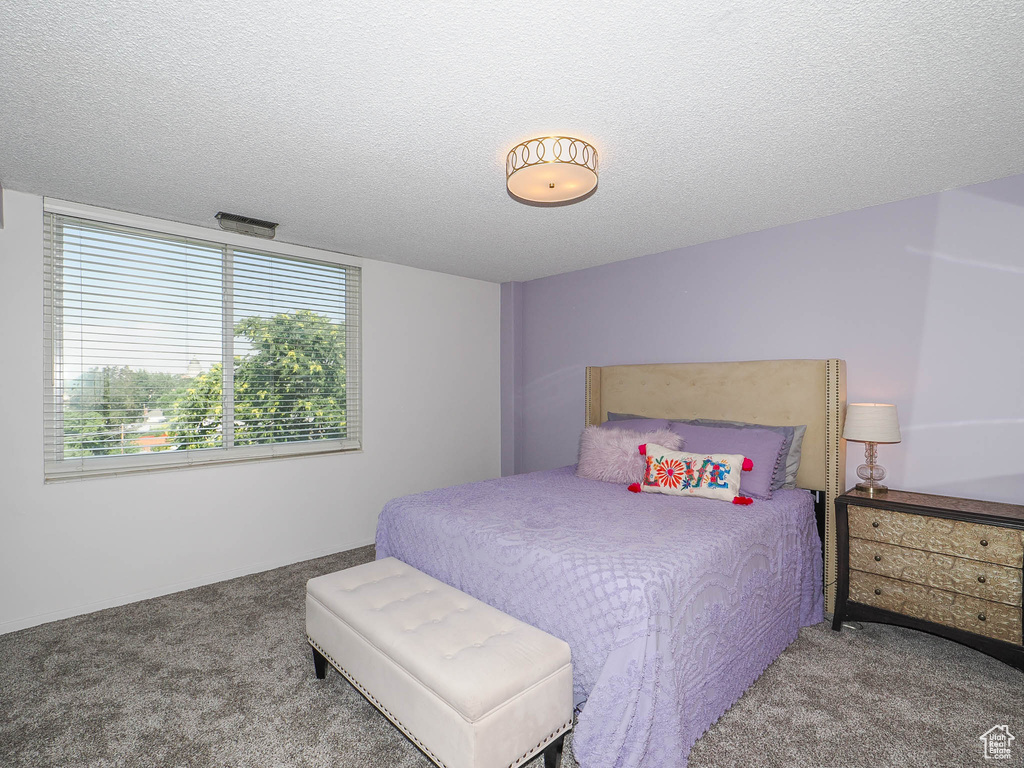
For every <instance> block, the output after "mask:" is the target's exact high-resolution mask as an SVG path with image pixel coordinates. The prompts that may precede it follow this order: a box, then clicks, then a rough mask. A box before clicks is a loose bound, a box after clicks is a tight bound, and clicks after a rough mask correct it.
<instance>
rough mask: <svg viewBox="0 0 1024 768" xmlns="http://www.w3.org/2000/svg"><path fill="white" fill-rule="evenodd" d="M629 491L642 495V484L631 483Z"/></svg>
mask: <svg viewBox="0 0 1024 768" xmlns="http://www.w3.org/2000/svg"><path fill="white" fill-rule="evenodd" d="M629 490H631V491H632V492H633V493H640V483H630V485H629Z"/></svg>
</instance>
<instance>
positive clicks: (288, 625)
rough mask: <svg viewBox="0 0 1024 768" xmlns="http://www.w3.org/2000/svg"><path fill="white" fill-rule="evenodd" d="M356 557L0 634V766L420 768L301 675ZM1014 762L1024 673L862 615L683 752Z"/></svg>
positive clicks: (388, 737) (392, 739)
mask: <svg viewBox="0 0 1024 768" xmlns="http://www.w3.org/2000/svg"><path fill="white" fill-rule="evenodd" d="M372 556H373V549H372V547H364V548H362V549H358V550H353V551H350V552H343V553H340V554H337V555H332V556H330V557H325V558H320V559H318V560H310V561H308V562H304V563H298V564H296V565H291V566H287V567H285V568H278V569H276V570H273V571H267V572H265V573H259V574H255V575H253V576H245V577H242V578H239V579H234V580H232V581H226V582H222V583H220V584H214V585H211V586H207V587H200V588H198V589H192V590H189V591H187V592H180V593H178V594H174V595H168V596H166V597H161V598H156V599H153V600H146V601H143V602H140V603H134V604H132V605H126V606H122V607H119V608H112V609H110V610H106V611H100V612H98V613H93V614H89V615H86V616H79V617H76V618H72V619H66V620H64V621H58V622H54V623H51V624H46V625H43V626H41V627H34V628H32V629H27V630H23V631H20V632H14V633H11V634H8V635H3V636H0V680H2V683H0V686H2V687H0V766H4V767H5V768H15V767H19V768H20V767H23V766H24V767H28V766H31V767H32V768H44V767H48V766H54V767H56V766H60V767H61V768H73V767H74V766H86V765H88V766H132V767H133V768H134V767H135V766H139V767H145V766H161V767H169V766H196V767H201V766H232V768H243V767H245V766H254V767H255V766H260V767H261V768H265V767H267V766H311V767H312V766H324V767H325V768H326V767H327V766H330V768H339V767H347V766H353V767H354V766H385V767H386V768H428V767H429V766H430V765H432V764H431V763H430V762H429V761H428V760H427V759H426V758H425V757H423V756H422V755H421V754H420V753H419V752H418V751H417V750H416V748H415V747H414V746H413V745H412V744H411V743H410V742H409V741H408V740H406V739H405V737H404V736H402V734H401V733H399V732H398V731H397V730H396V729H395V728H394V727H393V726H391V724H390V723H388V722H387V721H386V720H385V719H384V718H383V717H382V716H380V715H379V714H378V713H377V712H376V710H374V709H373V707H372V706H371V705H370V704H368V703H367V702H366V701H365V700H364V699H363V698H362V697H361V696H360V695H359V694H358V693H357V692H356V691H355V690H354V689H353V688H352V687H351V686H350V685H349V684H348V683H347V682H345V681H344V680H343V679H342V678H341V676H340V675H338V674H336V673H335V672H333V671H330V672H329V673H328V677H327V680H325V681H318V680H316V679H315V677H314V676H313V665H312V661H311V658H310V653H309V648H308V646H307V644H306V642H305V638H304V635H303V610H304V603H303V595H304V587H305V583H306V580H307V579H309V578H311V577H313V576H316V575H319V574H322V573H329V572H331V571H335V570H338V569H340V568H344V567H347V566H350V565H355V564H357V563H360V562H363V561H366V560H369V559H371V558H372ZM997 724H1006V725H1009V727H1010V731H1011V732H1012V733H1014V734H1015V735H1017V736H1018V737H1019V740H1018V742H1017V743H1016V744H1015V745H1014V747H1015V748H1014V754H1013V759H1011V760H1008V761H998V762H997V761H992V760H984V759H983V758H982V751H981V742H980V741H979V740H978V736H979V735H980V734H981V733H982V732H983V731H986V730H987V729H988V728H990V727H991V726H993V725H997ZM566 757H567V759H566V761H565V762H564V763H563V765H566V766H567V768H574V767H575V762H574V761H573V760H572V756H571V749H570V751H569V752H568V753H567V756H566ZM537 763H539V761H535V764H537ZM1022 764H1024V674H1022V673H1021V672H1018V671H1016V670H1013V669H1011V668H1010V667H1008V666H1005V665H1003V664H1001V663H1000V662H997V661H995V660H993V659H989V658H988V657H986V656H984V655H982V654H980V653H977V652H975V651H972V650H970V649H967V648H964V647H962V646H959V645H957V644H955V643H950V642H947V641H944V640H940V639H938V638H934V637H931V636H930V635H926V634H922V633H917V632H913V631H911V630H903V629H898V628H894V627H885V626H882V625H870V624H869V625H865V628H864V629H863V630H862V631H843V632H842V633H841V634H836V633H833V632H831V631H830V630H829V629H828V628H827V627H826V626H825V625H824V624H822V625H818V626H815V627H809V628H807V629H805V630H803V631H802V632H801V634H800V639H799V640H798V641H797V642H796V643H794V644H793V645H792V646H790V648H789V649H787V650H786V652H785V653H783V655H782V656H781V657H780V658H779V659H778V661H776V662H775V663H774V664H773V665H772V666H771V667H770V668H769V669H768V671H767V672H766V673H765V674H764V676H762V678H761V679H760V680H758V682H757V683H755V685H754V686H753V687H752V688H751V689H750V690H749V691H748V692H747V693H746V695H745V696H744V697H743V698H742V699H741V700H740V701H739V702H738V703H737V704H736V705H735V706H734V707H733V708H732V709H731V710H730V711H729V712H728V713H726V715H725V716H724V717H723V718H722V719H721V720H719V722H718V723H716V724H715V725H714V726H712V728H711V729H710V730H709V731H708V733H707V734H706V735H705V736H704V738H702V739H701V740H700V741H699V742H698V743H697V745H696V746H695V747H694V749H693V752H692V753H691V757H690V765H691V766H693V768H710V767H711V766H716V767H717V766H723V767H724V766H737V765H743V766H772V767H775V766H780V767H781V766H844V767H849V768H857V767H860V766H863V767H864V768H879V766H897V765H907V766H924V765H928V766H971V765H978V766H981V765H989V766H991V765H1000V766H1020V765H1022ZM531 768H533V766H531Z"/></svg>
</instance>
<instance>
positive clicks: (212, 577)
mask: <svg viewBox="0 0 1024 768" xmlns="http://www.w3.org/2000/svg"><path fill="white" fill-rule="evenodd" d="M369 544H373V539H370V540H368V541H355V542H348V543H343V544H342V545H340V547H339V546H338V545H334V546H329V547H319V548H317V549H314V550H310V551H307V552H300V553H297V554H295V555H286V556H284V557H282V558H275V559H273V560H264V561H261V562H257V563H252V564H250V565H245V566H241V567H239V568H233V569H231V570H228V571H217V572H214V573H209V574H206V575H204V576H198V577H196V578H194V579H186V580H185V581H179V582H174V583H172V584H165V585H162V586H158V587H152V588H150V589H145V590H142V591H141V592H131V593H128V594H124V595H117V596H116V597H111V598H108V599H106V600H97V601H96V602H92V603H85V604H83V605H78V606H74V607H71V608H61V609H59V610H56V611H47V612H45V613H37V614H34V615H32V616H23V617H20V618H17V619H10V620H9V621H0V635H6V634H8V633H10V632H17V631H18V630H19V629H28V628H29V627H37V626H39V625H40V624H48V623H49V622H51V621H60V620H61V619H69V618H71V617H72V616H81V615H82V614H85V613H93V612H95V611H102V610H105V609H107V608H116V607H117V606H119V605H128V604H129V603H137V602H139V601H140V600H149V599H150V598H153V597H163V596H164V595H170V594H173V593H175V592H183V591H184V590H186V589H193V588H194V587H204V586H206V585H207V584H216V583H217V582H219V581H227V580H229V579H236V578H238V577H239V576H248V575H250V574H253V573H259V572H260V571H270V570H273V569H274V568H281V567H283V566H286V565H293V564H294V563H301V562H302V561H304V560H315V559H316V558H318V557H325V556H327V555H333V554H335V553H336V552H345V551H347V550H350V549H358V548H359V547H365V546H367V545H369Z"/></svg>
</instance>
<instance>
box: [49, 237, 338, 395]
mask: <svg viewBox="0 0 1024 768" xmlns="http://www.w3.org/2000/svg"><path fill="white" fill-rule="evenodd" d="M61 246H62V278H63V334H62V342H63V350H62V351H63V371H62V373H63V379H64V382H65V384H68V383H70V382H72V381H73V380H75V379H77V378H79V377H80V376H81V375H82V374H83V373H85V372H86V371H88V370H90V369H92V368H103V367H106V366H128V367H130V368H133V369H141V370H147V371H152V372H164V373H172V374H176V375H180V376H189V375H195V374H196V373H197V372H199V371H208V370H209V369H210V368H211V367H212V366H213V365H214V364H216V363H219V362H221V360H222V355H223V347H222V343H223V295H224V285H223V275H222V268H223V267H222V248H221V246H219V245H214V244H207V243H201V242H196V241H183V240H173V239H171V240H168V239H164V238H161V237H151V236H146V235H144V234H136V233H127V232H121V231H117V230H113V229H106V228H99V227H94V226H92V225H76V224H69V223H65V224H64V225H63V227H62V237H61ZM233 258H234V272H233V275H234V281H233V282H234V285H233V288H234V297H235V301H234V308H233V317H232V327H234V326H235V325H237V323H238V322H239V321H241V320H243V319H245V318H248V317H253V316H259V317H265V318H268V317H272V316H273V315H276V314H287V313H294V312H297V311H299V310H303V309H306V310H311V311H314V312H316V313H318V314H320V315H322V316H324V317H327V318H329V319H330V321H331V322H332V324H338V325H341V324H343V323H344V321H345V301H344V290H345V272H344V270H340V269H336V268H332V267H325V266H324V265H320V264H315V263H309V262H304V261H300V260H292V259H285V258H282V257H280V256H276V255H275V256H271V255H267V254H263V253H260V252H257V251H246V250H234V251H233ZM250 352H251V347H250V345H249V344H248V343H247V342H246V340H245V339H243V338H238V337H234V353H235V356H236V357H237V356H245V355H247V354H248V353H250ZM197 369H198V370H197Z"/></svg>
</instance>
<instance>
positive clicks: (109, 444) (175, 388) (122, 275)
mask: <svg viewBox="0 0 1024 768" xmlns="http://www.w3.org/2000/svg"><path fill="white" fill-rule="evenodd" d="M116 218H117V223H109V222H105V221H95V220H91V219H87V218H79V217H77V216H71V215H67V214H65V213H61V212H54V211H53V210H49V209H48V210H47V213H46V215H45V224H44V237H45V259H46V286H45V302H46V347H47V357H48V360H47V379H48V387H47V392H46V402H45V421H46V423H45V434H46V440H45V447H46V456H45V473H46V477H47V479H60V478H69V477H82V476H91V475H109V474H118V473H121V472H131V471H140V470H147V469H165V468H168V467H173V466H180V465H188V464H196V463H200V462H218V461H237V460H246V459H257V458H268V457H272V456H282V455H295V454H304V453H321V452H325V451H341V450H352V449H357V448H359V447H360V418H359V416H360V413H359V403H360V400H359V375H358V374H359V339H360V336H359V277H360V269H359V267H358V266H355V265H354V264H349V263H333V262H328V261H325V260H313V259H310V258H303V257H301V256H299V255H294V253H269V252H267V251H264V250H260V249H255V248H249V247H245V246H242V245H239V244H236V243H237V241H235V240H232V239H228V241H227V242H215V241H213V240H210V239H197V238H194V237H191V236H181V235H178V234H164V233H161V232H154V231H148V230H147V229H141V228H137V227H134V226H125V225H123V224H122V223H121V222H122V221H124V220H129V221H134V220H135V217H128V216H117V217H116ZM146 223H147V224H152V223H154V222H153V220H146ZM156 223H157V224H159V222H156ZM166 228H167V229H169V230H171V231H173V232H187V233H188V235H191V234H194V233H200V234H202V235H208V234H210V233H209V231H208V230H202V229H199V228H198V227H185V226H184V225H175V224H171V223H167V227H166ZM229 237H230V236H229ZM226 239H227V238H226ZM239 240H241V238H239ZM242 242H244V241H242ZM275 245H278V244H275ZM282 248H284V249H287V250H288V251H291V252H298V253H302V254H304V255H307V252H308V249H301V248H298V247H294V246H282ZM314 253H316V254H318V255H320V256H321V258H322V257H324V256H328V254H323V253H321V252H314Z"/></svg>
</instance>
